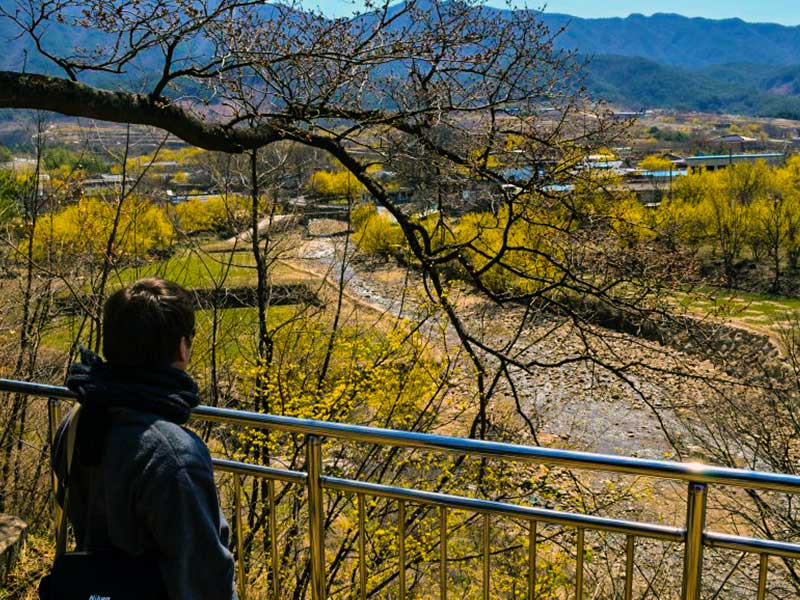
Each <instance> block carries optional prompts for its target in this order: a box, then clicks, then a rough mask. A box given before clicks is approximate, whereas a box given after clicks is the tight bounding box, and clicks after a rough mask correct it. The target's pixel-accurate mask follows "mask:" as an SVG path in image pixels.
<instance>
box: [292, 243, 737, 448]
mask: <svg viewBox="0 0 800 600" xmlns="http://www.w3.org/2000/svg"><path fill="white" fill-rule="evenodd" d="M344 250H345V240H344V238H343V237H314V238H313V239H308V238H306V239H304V240H303V241H302V242H300V243H298V244H297V246H296V248H295V252H294V253H293V257H292V259H291V260H292V262H294V263H295V264H298V265H302V267H303V268H304V269H305V270H307V271H310V272H314V273H316V274H317V275H319V276H320V277H327V278H328V279H329V280H332V281H338V278H339V276H340V275H341V272H340V269H341V264H342V259H343V257H344ZM344 281H345V286H346V287H345V290H346V294H347V295H348V297H349V298H350V299H351V300H352V301H354V302H359V303H362V304H363V305H365V306H368V307H370V308H372V309H374V310H375V311H379V312H390V313H392V314H394V315H395V316H399V317H403V318H406V319H411V320H414V319H418V318H421V317H422V316H425V317H426V318H429V319H430V314H429V311H428V308H427V306H428V305H427V302H426V299H425V298H424V292H423V289H422V285H421V282H420V280H419V276H418V275H417V274H416V273H415V272H413V271H407V270H405V269H403V268H401V267H399V266H398V265H396V264H394V263H392V262H381V261H375V260H372V259H366V258H364V257H361V256H359V255H358V253H357V251H356V250H354V248H353V247H352V244H349V245H348V256H347V260H346V263H345V271H344ZM458 302H459V305H460V306H463V307H465V310H467V311H470V312H471V315H470V318H468V319H467V323H468V324H469V326H470V327H472V328H473V329H474V330H475V331H476V332H479V333H480V334H481V336H482V337H483V339H484V341H485V342H487V343H489V344H491V345H493V346H503V345H505V344H506V343H507V342H508V340H510V339H512V338H513V336H514V334H515V331H516V329H517V328H518V327H520V322H521V320H522V319H523V317H524V315H523V312H522V310H521V309H508V308H504V309H499V308H495V307H491V306H486V305H485V304H482V303H481V302H480V301H479V300H477V299H476V298H474V297H471V296H469V295H468V294H464V295H462V297H461V298H459V300H458ZM437 328H438V327H437V326H434V325H433V321H431V325H430V330H431V332H432V331H433V330H436V329H437ZM445 335H446V343H447V345H448V346H450V347H451V348H452V347H454V342H456V336H455V333H454V332H453V331H452V330H449V331H447V332H446V334H445ZM508 351H509V353H510V354H514V355H516V356H517V358H518V359H519V360H521V361H524V362H532V363H536V364H538V365H541V366H531V367H530V368H527V369H525V370H522V369H519V368H518V369H514V370H513V371H512V375H513V380H514V387H515V388H516V392H517V397H518V399H519V406H517V403H516V401H515V400H514V399H513V394H511V391H510V385H508V384H505V385H501V386H499V388H498V395H497V398H498V402H496V403H493V406H494V408H493V409H492V410H493V411H495V412H496V413H498V414H497V416H500V415H499V413H501V412H502V413H505V415H504V416H508V415H513V414H514V413H515V411H518V410H519V411H521V412H522V413H524V414H525V416H526V417H527V418H528V419H530V420H531V421H532V422H533V423H534V425H535V429H536V434H537V439H538V441H539V442H540V443H543V444H546V445H548V446H558V447H568V448H574V449H579V450H585V451H591V452H602V453H615V454H624V455H628V456H639V457H647V458H663V457H671V456H674V455H675V454H674V452H675V446H676V445H677V447H678V449H679V450H680V451H681V453H680V454H679V456H680V457H681V458H683V459H685V460H690V459H702V452H701V451H700V449H699V448H698V447H697V446H696V445H695V444H694V443H693V442H692V440H691V439H690V438H689V434H688V432H687V430H686V429H685V428H684V427H683V425H682V422H681V419H680V418H678V416H679V415H678V413H677V412H676V407H680V406H685V405H689V404H693V405H696V404H698V403H700V404H702V402H703V397H704V395H705V394H707V393H708V392H709V387H708V385H709V384H708V382H709V381H713V382H715V383H716V384H719V382H724V381H726V380H728V379H730V377H729V376H728V375H727V374H726V373H724V372H722V371H721V370H720V369H718V368H717V367H716V366H715V365H713V364H711V363H710V362H708V361H703V360H700V359H698V357H697V356H691V355H689V354H685V353H683V352H681V351H679V350H676V349H675V348H671V347H668V346H664V345H660V344H658V343H656V342H648V341H645V340H642V339H641V338H638V337H636V336H633V335H627V334H623V333H618V332H614V331H610V330H604V329H601V328H594V330H593V331H589V332H588V334H587V331H586V329H585V328H581V329H578V328H576V327H574V326H572V325H571V324H569V323H568V322H565V321H559V320H558V319H556V318H555V317H553V316H551V315H545V314H539V315H536V317H535V318H532V319H529V320H528V322H527V323H526V324H525V325H524V327H523V329H522V334H521V335H520V336H519V339H518V340H517V342H516V343H515V344H514V346H513V347H512V348H510V349H508ZM589 355H591V356H592V358H591V359H588V358H587V357H588V356H589ZM580 357H584V360H576V359H579V358H580ZM545 365H552V366H545ZM677 410H679V408H678V409H677ZM517 418H519V416H518V415H517Z"/></svg>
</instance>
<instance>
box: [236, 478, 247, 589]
mask: <svg viewBox="0 0 800 600" xmlns="http://www.w3.org/2000/svg"><path fill="white" fill-rule="evenodd" d="M233 496H234V498H233V510H234V511H236V554H237V556H236V566H237V572H238V574H239V576H238V586H239V600H247V571H246V570H245V568H244V519H242V476H241V475H239V474H238V473H234V475H233Z"/></svg>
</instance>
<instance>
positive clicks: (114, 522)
mask: <svg viewBox="0 0 800 600" xmlns="http://www.w3.org/2000/svg"><path fill="white" fill-rule="evenodd" d="M86 363H88V364H86ZM67 385H68V387H70V388H71V389H73V390H74V391H75V392H76V393H77V395H78V401H79V402H80V403H81V404H82V409H81V414H80V418H79V421H78V434H77V441H76V448H75V457H74V459H73V467H72V473H71V477H70V496H69V506H68V514H69V518H70V521H71V522H72V524H73V528H74V531H75V536H76V541H77V546H78V549H87V550H91V549H108V548H114V549H118V550H122V551H124V552H126V553H128V554H130V555H133V556H139V555H147V556H151V557H154V558H156V559H157V561H158V564H159V568H160V571H161V574H162V577H163V579H164V583H165V585H166V588H167V591H168V594H169V598H170V600H231V598H235V593H234V592H233V580H234V565H233V557H232V555H231V553H230V552H229V551H228V536H229V530H228V524H227V523H226V522H225V519H224V517H223V516H222V514H221V512H220V509H219V502H218V499H217V490H216V485H215V483H214V475H213V470H212V465H211V457H210V455H209V452H208V449H207V448H206V446H205V444H204V443H203V441H202V440H201V439H200V438H199V437H198V436H197V435H195V434H194V433H193V432H191V431H189V430H187V429H184V428H183V427H182V426H181V425H182V424H183V423H185V422H186V421H187V420H188V418H189V413H190V411H191V409H192V408H193V407H194V406H196V405H197V403H198V400H199V399H198V397H197V393H196V386H195V385H194V382H193V381H192V379H191V378H190V377H189V376H188V375H187V374H186V373H184V372H183V371H179V370H178V369H172V368H168V369H162V370H154V371H146V372H145V371H136V370H128V371H126V370H119V369H111V368H110V367H108V365H106V364H104V363H102V362H101V361H100V359H99V358H98V357H96V356H95V355H88V354H86V355H84V363H82V364H79V365H74V366H73V368H72V370H71V374H70V378H69V379H68V381H67ZM68 420H69V418H67V419H65V421H64V422H63V423H62V424H61V427H60V428H59V430H58V433H57V437H56V443H55V445H54V454H53V460H54V466H55V468H56V472H57V473H58V475H59V478H60V479H61V480H63V477H64V475H65V473H66V462H67V461H66V428H67V424H68Z"/></svg>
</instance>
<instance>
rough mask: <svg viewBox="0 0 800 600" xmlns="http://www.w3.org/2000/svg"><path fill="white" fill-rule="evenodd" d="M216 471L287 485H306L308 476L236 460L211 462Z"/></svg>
mask: <svg viewBox="0 0 800 600" xmlns="http://www.w3.org/2000/svg"><path fill="white" fill-rule="evenodd" d="M211 462H212V463H213V464H214V468H215V469H219V470H220V471H225V472H226V473H237V474H239V475H251V476H253V477H261V478H263V479H273V480H277V481H285V482H287V483H305V482H306V479H308V476H307V475H306V474H305V473H303V472H301V471H290V470H288V469H276V468H274V467H264V466H262V465H251V464H249V463H243V462H238V461H235V460H225V459H224V458H215V459H213V460H212V461H211Z"/></svg>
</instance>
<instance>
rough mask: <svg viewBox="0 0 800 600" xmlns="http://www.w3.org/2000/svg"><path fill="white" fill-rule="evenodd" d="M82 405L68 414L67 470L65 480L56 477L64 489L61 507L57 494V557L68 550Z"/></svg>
mask: <svg viewBox="0 0 800 600" xmlns="http://www.w3.org/2000/svg"><path fill="white" fill-rule="evenodd" d="M80 410H81V407H80V405H75V408H73V409H72V411H71V412H70V413H69V415H68V416H67V419H69V422H68V424H67V432H66V435H67V448H66V450H67V470H66V473H65V474H64V481H63V482H62V481H59V480H58V477H56V489H57V490H59V491H60V490H63V491H64V494H63V496H64V503H63V504H62V506H61V508H59V506H58V495H59V494H56V558H58V557H59V556H61V555H62V554H64V553H65V552H66V551H67V507H68V505H69V483H70V473H71V471H72V459H73V457H74V455H75V438H76V437H77V434H78V420H79V417H80Z"/></svg>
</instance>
